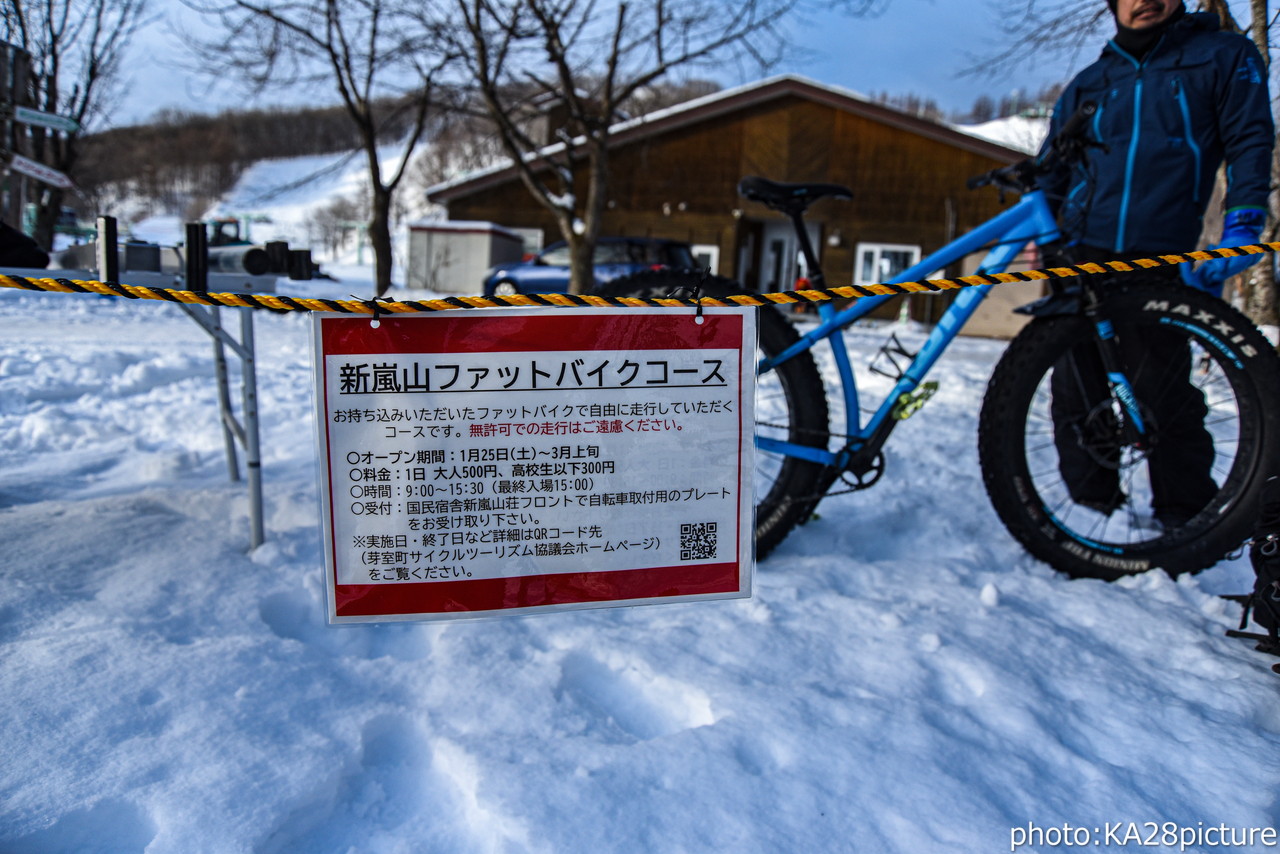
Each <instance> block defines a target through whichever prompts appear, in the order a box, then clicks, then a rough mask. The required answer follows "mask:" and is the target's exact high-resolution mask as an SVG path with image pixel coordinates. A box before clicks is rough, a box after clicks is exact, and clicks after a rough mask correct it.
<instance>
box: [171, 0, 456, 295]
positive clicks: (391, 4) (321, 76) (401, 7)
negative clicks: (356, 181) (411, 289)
mask: <svg viewBox="0 0 1280 854" xmlns="http://www.w3.org/2000/svg"><path fill="white" fill-rule="evenodd" d="M184 3H186V5H187V6H188V7H190V8H192V9H194V10H196V11H197V12H200V13H202V14H204V15H206V16H209V17H212V18H216V19H217V20H218V21H219V23H220V24H221V28H220V30H219V32H221V33H223V35H222V36H220V37H218V38H216V39H214V40H211V41H202V42H200V43H199V47H200V53H201V56H202V57H203V58H204V60H205V64H206V67H207V68H208V69H209V73H210V74H213V75H217V76H225V75H227V74H234V75H236V76H237V77H239V78H240V79H242V80H244V81H246V82H247V83H248V84H249V85H250V87H251V89H252V91H253V92H254V93H255V94H261V93H262V92H264V91H268V90H270V91H282V90H285V89H287V88H288V87H290V86H315V85H331V86H332V87H333V88H334V89H335V90H336V91H337V93H338V95H339V97H340V99H341V101H342V105H343V107H344V108H345V109H346V112H347V115H348V116H349V117H350V119H351V122H352V124H353V125H354V127H355V129H356V131H357V133H358V135H359V139H360V149H361V151H362V153H363V155H364V158H365V160H366V162H367V165H368V170H369V172H368V174H369V192H370V205H369V210H370V215H369V243H370V245H371V246H372V248H373V253H374V269H375V283H376V288H377V292H378V294H379V295H381V294H383V293H385V292H386V291H387V289H388V288H390V287H391V273H392V265H393V257H392V246H391V216H392V201H393V196H394V194H395V192H396V190H397V188H398V187H399V185H400V182H401V180H402V179H403V178H404V176H405V171H406V168H407V166H408V164H409V162H410V160H411V159H412V155H413V152H414V149H415V148H416V147H417V145H418V143H419V141H420V140H421V139H422V137H423V130H424V128H425V126H426V122H427V117H428V114H429V113H430V110H431V107H432V97H433V93H434V91H435V86H436V83H437V79H438V76H439V75H440V74H441V73H442V71H443V70H444V69H445V68H446V67H447V66H448V64H449V61H450V56H449V54H448V51H447V50H443V49H442V44H444V42H443V41H442V40H441V39H440V37H439V33H440V31H439V28H440V23H439V20H440V19H439V17H438V15H437V12H438V11H439V9H438V7H437V5H435V4H434V2H433V0H422V1H421V2H413V3H410V2H408V1H407V0H290V2H272V0H230V2H206V0H184ZM387 103H389V104H390V105H391V108H390V109H383V108H381V107H382V105H383V104H387ZM392 143H397V144H398V145H399V156H398V161H396V162H395V164H394V165H390V166H386V165H384V164H383V162H382V159H381V157H380V154H379V149H380V148H381V147H383V146H386V145H389V144H392Z"/></svg>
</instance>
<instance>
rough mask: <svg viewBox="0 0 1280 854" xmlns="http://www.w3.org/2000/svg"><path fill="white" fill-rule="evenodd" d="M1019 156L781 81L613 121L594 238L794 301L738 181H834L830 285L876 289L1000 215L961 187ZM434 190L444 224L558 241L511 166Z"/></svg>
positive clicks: (826, 252)
mask: <svg viewBox="0 0 1280 854" xmlns="http://www.w3.org/2000/svg"><path fill="white" fill-rule="evenodd" d="M1023 156H1024V155H1023V154H1022V153H1021V152H1018V151H1016V150H1014V149H1011V148H1006V147H1004V146H1001V145H997V144H995V143H992V142H988V141H986V140H982V139H979V138H976V137H973V136H970V135H968V134H965V133H962V132H960V131H957V130H954V129H952V128H950V127H948V126H945V125H941V124H938V123H936V122H933V121H929V120H926V119H920V118H917V117H915V116H911V115H908V114H905V113H902V112H899V111H898V110H895V109H892V108H890V107H887V106H884V105H881V104H875V103H872V102H871V101H869V100H867V99H865V98H863V97H861V96H859V95H856V94H854V93H852V92H849V91H846V90H842V89H837V88H833V87H830V86H825V85H822V84H819V83H816V82H814V81H812V80H807V79H804V78H801V77H794V76H786V77H777V78H772V79H769V80H765V81H762V82H759V83H756V84H752V85H748V86H743V87H739V88H736V89H730V90H726V91H723V92H719V93H716V94H714V95H710V96H707V97H705V98H699V99H697V100H694V101H690V102H687V103H685V104H682V105H680V106H677V107H674V108H671V109H668V110H664V111H661V112H659V113H655V114H651V115H648V116H645V117H643V118H641V119H638V120H634V121H629V122H625V123H622V124H620V125H619V126H618V127H617V128H616V129H615V131H614V134H613V141H612V153H611V160H610V164H611V165H610V174H611V177H610V181H609V190H608V202H607V210H606V212H605V216H604V222H603V228H602V232H601V233H602V234H607V235H637V236H653V237H668V238H675V239H679V240H687V241H689V242H690V243H692V244H693V245H694V247H695V253H696V254H698V255H699V256H700V257H701V258H702V259H703V260H704V261H705V262H706V263H707V264H708V265H709V266H710V267H711V268H712V270H713V271H714V272H717V273H719V274H720V275H723V276H728V277H729V278H732V279H735V280H736V281H738V282H740V283H741V284H742V285H743V287H744V289H746V290H758V291H777V290H789V289H791V288H792V287H794V283H795V280H796V277H797V276H799V275H803V273H804V271H803V270H802V269H799V267H798V264H797V247H796V243H795V238H794V235H793V234H792V231H791V227H790V225H789V223H788V222H787V221H786V220H785V219H783V218H782V217H781V216H779V215H777V214H774V213H773V212H771V211H769V210H768V209H767V208H765V207H763V206H762V205H759V204H756V203H753V202H748V201H747V200H745V199H743V198H741V197H740V196H738V194H737V183H738V180H739V178H741V177H742V176H744V175H760V176H763V177H766V178H770V179H773V180H776V181H789V182H799V181H823V182H833V183H837V184H843V185H845V186H847V187H849V188H851V189H852V190H853V194H854V198H853V201H851V202H849V201H839V200H834V199H824V200H822V201H820V202H818V203H817V204H815V205H814V206H813V207H812V208H811V209H810V214H809V216H808V217H807V218H808V221H809V223H810V228H811V230H812V233H811V237H812V238H813V239H814V240H815V246H817V247H818V249H819V252H820V253H821V261H822V264H823V267H824V269H825V270H826V273H827V281H828V283H829V284H831V285H839V284H847V283H849V282H855V283H859V284H862V283H871V282H880V281H884V280H885V279H886V278H888V277H889V276H891V275H892V274H894V273H895V272H897V271H898V270H901V269H904V268H905V266H909V265H910V264H913V263H915V262H916V261H918V260H919V259H920V258H921V257H923V255H927V254H928V253H929V252H932V251H933V250H935V249H937V248H939V247H940V246H942V245H943V244H944V243H946V242H947V241H948V240H950V239H951V238H953V237H954V236H956V235H958V234H960V233H963V232H964V231H965V230H967V229H969V228H972V227H973V226H975V225H977V224H978V223H980V222H982V221H983V220H985V219H987V218H989V217H991V216H992V215H994V214H995V213H997V212H998V211H999V210H1000V209H1001V203H1000V199H999V197H998V194H997V193H996V191H995V190H993V189H990V188H986V189H983V190H978V191H973V192H971V191H969V190H967V189H966V187H965V181H966V179H968V178H969V177H971V176H973V175H977V174H979V173H981V172H984V171H986V170H988V169H991V168H992V167H995V166H1000V165H1004V164H1007V163H1011V162H1014V161H1015V160H1017V159H1019V158H1021V157H1023ZM577 192H579V193H580V194H581V195H585V187H580V188H577ZM429 193H430V197H431V199H432V200H433V201H435V202H438V203H442V204H444V205H445V206H446V207H447V210H448V216H449V218H450V219H460V220H482V221H490V222H494V223H497V224H499V225H502V226H506V227H510V228H516V229H526V228H530V229H540V230H541V231H542V233H543V235H544V239H545V240H546V241H547V242H551V241H554V240H559V239H560V236H559V233H558V229H557V228H556V224H555V221H554V219H553V218H552V217H551V215H550V214H549V213H548V212H546V211H545V210H544V209H543V208H541V207H540V206H539V205H538V204H537V203H536V202H535V201H534V200H533V198H532V197H531V196H530V195H529V193H528V191H527V190H526V189H525V188H524V186H523V185H522V184H521V183H520V181H519V180H518V178H517V177H516V173H515V170H514V169H512V168H511V167H509V166H508V167H505V168H502V167H499V168H494V169H490V170H487V171H484V172H481V173H474V174H472V175H468V176H465V177H463V178H461V179H459V180H456V181H453V182H450V183H447V184H442V185H439V186H437V187H434V188H432V189H431V190H430V191H429ZM946 272H947V274H948V275H959V274H961V273H963V272H968V271H962V270H959V269H954V270H948V271H946ZM944 304H945V298H938V297H930V298H925V299H922V300H913V304H912V315H913V316H914V317H916V318H917V319H920V320H926V321H928V320H933V319H935V318H936V316H937V315H938V314H939V313H940V311H941V308H942V307H943V305H944ZM884 311H885V312H886V313H893V312H895V311H896V308H895V307H893V306H887V307H886V308H885V309H884Z"/></svg>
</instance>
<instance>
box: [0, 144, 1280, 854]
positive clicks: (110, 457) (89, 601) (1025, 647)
mask: <svg viewBox="0 0 1280 854" xmlns="http://www.w3.org/2000/svg"><path fill="white" fill-rule="evenodd" d="M294 165H295V166H297V167H298V168H299V169H301V168H302V167H301V164H294ZM268 168H270V169H275V170H277V172H279V173H284V172H289V171H290V170H291V167H289V166H288V165H287V164H276V165H275V166H267V165H264V166H263V169H268ZM308 168H309V167H308ZM334 174H335V175H337V174H338V171H337V170H335V173H334ZM334 181H335V183H334V184H332V185H330V191H331V192H340V190H338V189H336V187H338V186H340V183H339V179H337V178H336V177H335V179H334ZM251 183H254V184H255V185H258V184H261V183H267V182H265V181H263V182H256V181H255V182H251ZM297 193H298V195H289V194H288V193H282V194H279V195H277V196H275V197H272V198H264V197H261V196H258V197H254V198H252V199H247V198H245V197H243V196H239V195H237V197H236V198H234V199H229V200H227V201H226V202H224V206H223V207H221V208H220V210H222V211H225V212H228V213H234V212H239V211H242V210H244V211H248V210H252V211H255V212H261V211H269V212H270V215H271V216H272V218H273V220H275V223H276V224H277V225H278V226H279V227H280V228H281V229H282V230H281V231H280V232H278V233H279V234H280V235H282V236H287V237H288V238H289V239H294V237H293V235H294V234H295V233H298V231H305V229H306V227H307V216H306V214H305V213H303V211H305V210H306V209H307V208H308V207H309V206H311V205H313V204H315V203H316V202H317V201H318V200H320V199H321V198H328V196H326V195H324V194H323V193H320V190H319V189H318V188H312V189H311V190H302V189H299V190H298V191H297ZM273 206H274V207H273ZM286 224H288V228H290V229H295V230H296V231H288V232H286V231H284V230H283V229H284V228H285V227H286ZM156 226H157V228H160V227H163V224H160V223H157V224H156ZM269 236H270V235H267V234H263V235H262V237H263V239H266V238H268V237H269ZM339 270H340V274H341V276H342V278H343V281H342V282H341V283H340V284H333V283H326V282H309V283H291V282H288V281H282V282H281V291H282V292H287V293H294V294H301V295H326V296H339V297H342V296H346V295H347V294H350V293H352V292H356V293H367V292H369V290H370V285H369V279H370V278H371V274H370V272H369V270H368V268H367V267H364V268H361V267H356V266H353V265H346V266H341V267H339ZM227 316H228V315H227V314H226V313H224V317H227ZM256 326H257V330H258V357H259V361H260V371H259V380H260V383H261V388H260V400H261V406H262V413H263V419H264V424H263V448H264V477H265V483H266V502H267V517H266V527H267V542H266V544H265V545H263V546H261V547H259V548H258V549H256V550H255V551H253V552H252V553H246V549H247V538H248V532H247V522H246V512H247V511H246V499H245V492H244V488H243V486H242V485H238V484H230V483H228V482H227V476H226V464H225V459H224V456H223V450H222V437H221V433H220V430H219V427H218V424H217V422H216V418H217V403H216V395H215V391H214V385H213V381H212V380H213V363H212V353H211V347H210V345H209V341H208V339H207V338H206V337H205V336H204V335H203V333H201V332H200V331H199V330H198V329H197V328H196V327H195V326H194V325H193V324H192V323H191V322H190V321H189V320H188V319H187V318H186V317H185V316H184V315H183V314H182V313H181V312H180V310H179V309H178V308H177V307H176V306H172V305H168V304H164V303H156V302H141V301H130V300H116V299H107V298H99V297H92V296H80V295H64V294H34V293H28V292H22V291H15V290H0V697H2V698H3V699H2V700H0V731H3V732H4V734H5V738H4V739H3V740H0V804H2V805H3V806H2V807H0V852H5V854H37V853H39V854H47V852H75V854H94V852H144V851H145V852H147V854H190V852H208V854H223V853H224V852H225V854H238V853H239V852H262V854H274V852H306V854H327V852H336V854H352V852H370V854H373V852H377V854H393V852H401V853H402V854H410V853H411V852H412V854H417V852H424V851H430V852H547V854H574V852H581V853H582V854H597V852H614V851H618V852H735V854H736V852H845V851H857V852H904V854H919V852H994V851H1008V850H1011V847H1012V846H1011V842H1016V841H1018V839H1019V837H1018V836H1017V833H1018V832H1019V829H1021V830H1023V831H1026V830H1027V829H1028V827H1029V826H1030V825H1034V826H1035V828H1039V829H1041V836H1040V837H1035V836H1034V835H1033V834H1031V833H1028V835H1027V837H1026V838H1027V839H1028V840H1029V841H1030V842H1032V843H1036V842H1037V840H1038V843H1039V844H1030V845H1027V846H1025V847H1023V848H1020V849H1019V850H1024V851H1030V850H1034V851H1050V850H1059V848H1060V846H1055V845H1051V844H1048V843H1047V842H1046V841H1045V836H1044V833H1043V831H1044V829H1046V828H1050V829H1052V828H1057V829H1058V830H1059V833H1061V828H1062V827H1063V825H1064V824H1069V825H1070V826H1071V827H1072V828H1079V829H1084V830H1085V831H1086V833H1088V834H1092V833H1096V834H1097V835H1096V836H1092V837H1090V839H1091V841H1096V842H1097V843H1098V844H1097V845H1096V846H1091V847H1096V848H1097V850H1125V849H1122V847H1121V846H1120V845H1119V844H1118V843H1116V844H1113V843H1112V842H1111V840H1112V839H1113V838H1114V839H1116V840H1118V839H1121V838H1128V839H1130V840H1132V839H1133V838H1134V837H1133V836H1132V835H1130V834H1131V833H1137V834H1139V838H1147V837H1148V836H1149V835H1150V833H1151V828H1152V827H1153V826H1154V827H1156V829H1157V831H1159V830H1160V829H1161V825H1159V824H1158V823H1162V822H1170V823H1174V824H1175V825H1176V826H1178V827H1185V828H1190V829H1191V830H1192V831H1195V830H1196V829H1197V828H1199V829H1200V830H1201V831H1203V829H1204V828H1206V827H1214V828H1216V827H1218V826H1219V825H1225V826H1226V827H1227V828H1228V829H1229V830H1233V831H1237V832H1240V833H1244V832H1246V831H1248V830H1249V829H1251V828H1262V827H1272V826H1274V825H1275V824H1276V822H1277V819H1280V803H1278V802H1277V796H1276V793H1277V792H1280V767H1278V766H1277V764H1276V762H1275V756H1276V755H1277V751H1278V749H1280V706H1278V705H1277V703H1276V691H1277V689H1278V688H1280V683H1277V681H1276V680H1277V677H1276V676H1275V675H1274V674H1272V673H1271V672H1270V671H1269V670H1268V669H1267V667H1268V666H1269V664H1270V661H1269V660H1266V659H1265V658H1264V657H1263V656H1260V655H1259V654H1258V653H1255V652H1253V651H1252V650H1251V649H1250V648H1249V646H1248V644H1246V643H1244V642H1240V641H1234V640H1229V639H1227V638H1225V637H1223V631H1224V630H1225V629H1226V628H1230V627H1234V626H1235V624H1236V623H1237V622H1238V620H1239V616H1240V612H1239V609H1238V608H1237V607H1236V606H1235V605H1233V604H1230V603H1228V602H1226V601H1224V600H1223V599H1221V598H1219V597H1218V596H1217V595H1215V594H1217V593H1220V592H1239V591H1242V590H1243V589H1245V586H1246V583H1247V582H1248V580H1249V571H1248V567H1247V565H1246V563H1245V562H1244V561H1243V560H1234V561H1226V562H1224V563H1223V564H1220V565H1219V566H1218V567H1215V568H1214V569H1212V570H1209V571H1207V572H1205V573H1203V574H1202V575H1200V576H1198V577H1194V578H1184V579H1182V580H1180V581H1178V582H1174V581H1171V580H1170V579H1169V578H1168V577H1167V576H1165V575H1164V574H1163V573H1160V572H1152V573H1148V574H1146V575H1143V576H1139V577H1135V578H1130V579H1127V580H1125V581H1123V582H1121V583H1117V584H1105V583H1102V582H1097V581H1071V580H1068V579H1066V578H1064V577H1061V576H1059V575H1057V574H1055V573H1054V572H1053V571H1052V570H1050V569H1049V568H1047V567H1046V566H1044V565H1043V564H1040V563H1038V562H1037V561H1034V560H1032V559H1031V558H1029V557H1028V556H1027V555H1026V554H1024V553H1023V552H1022V551H1021V549H1020V548H1019V547H1018V546H1017V545H1016V544H1015V543H1014V542H1013V541H1012V540H1011V539H1010V537H1009V536H1008V535H1007V534H1006V532H1005V531H1004V530H1003V528H1002V527H1001V526H1000V524H999V522H998V521H997V519H996V517H995V515H994V513H993V512H992V510H991V509H990V506H989V504H988V502H987V499H986V497H985V495H984V494H983V492H982V486H981V479H980V476H979V473H978V467H977V459H976V457H977V454H976V450H975V444H976V441H975V436H976V421H977V411H978V407H979V403H980V400H981V396H982V392H983V387H984V385H985V382H986V380H987V377H988V375H989V373H990V370H991V366H992V364H993V362H994V360H995V359H996V358H998V356H999V354H1000V352H1001V349H1002V346H1003V345H1002V344H1001V343H1000V342H995V341H986V340H975V339H961V340H960V341H958V342H957V343H956V344H955V345H953V347H952V348H951V350H950V351H949V352H948V353H947V355H946V357H945V358H943V360H942V361H941V363H940V364H939V366H938V367H937V368H936V369H935V375H934V376H933V378H934V379H937V380H939V382H940V390H939V392H938V394H937V395H936V396H935V397H934V398H933V399H932V400H931V401H930V403H929V404H928V406H927V407H926V408H925V410H924V411H923V412H922V413H921V414H919V415H918V416H916V417H914V418H912V419H910V420H909V421H907V422H905V423H904V424H903V425H902V427H901V429H900V430H899V431H898V433H897V434H896V435H895V436H894V439H893V441H892V442H891V443H890V445H889V447H888V449H887V456H888V460H887V462H888V469H887V473H886V475H885V477H884V479H883V480H882V482H881V483H879V484H878V485H877V486H876V487H875V488H874V491H872V492H865V493H864V492H859V493H851V494H845V495H839V496H833V497H830V498H828V499H826V500H825V501H824V502H823V503H822V504H821V505H820V508H819V510H820V514H821V516H820V518H818V519H816V520H814V521H813V522H811V523H810V524H808V525H806V526H805V527H804V528H802V529H800V530H798V531H797V532H796V533H794V534H793V535H792V536H791V537H790V538H789V539H788V540H787V541H786V542H785V543H784V544H783V545H782V546H781V547H780V548H779V549H778V550H777V551H776V552H775V553H774V554H773V555H771V556H770V557H769V558H768V559H767V560H765V561H763V562H761V563H760V564H759V566H758V568H757V573H756V579H755V594H754V597H753V598H752V599H750V600H739V601H732V602H719V603H702V604H679V605H661V606H653V607H648V608H639V609H626V610H623V609H618V610H607V611H589V612H575V613H567V614H554V615H543V616H539V617H525V618H516V619H507V620H501V621H481V622H456V623H451V624H448V625H439V624H437V625H414V624H397V625H381V626H342V627H329V626H327V625H325V622H324V596H323V576H322V563H323V557H322V549H321V542H320V539H321V538H320V530H319V523H318V518H319V508H318V501H319V499H318V493H317V486H316V451H315V448H314V439H313V436H314V427H313V420H312V419H313V416H312V400H311V389H312V381H311V373H310V355H309V348H308V335H309V330H310V326H309V321H308V319H307V318H305V317H302V316H300V315H294V314H289V315H274V314H268V313H265V312H263V313H259V315H258V316H257V318H256ZM894 331H896V332H897V334H898V336H899V338H900V339H901V340H902V341H903V343H904V344H905V346H907V347H908V348H910V347H912V346H913V345H915V346H918V345H919V343H920V341H921V340H922V332H921V330H919V329H918V328H915V327H894ZM888 332H889V330H887V329H876V328H871V327H868V328H858V329H855V330H852V331H851V332H850V333H849V341H850V345H851V348H852V349H853V351H854V352H855V353H863V354H869V353H871V352H873V351H874V349H875V348H876V347H878V346H879V345H880V344H881V343H882V342H883V341H884V339H885V337H886V335H887V334H888ZM824 369H825V370H826V371H828V372H830V371H831V370H832V368H831V366H830V365H825V366H824ZM860 380H865V381H866V382H867V384H868V387H870V388H873V389H877V390H883V389H884V385H885V382H886V381H885V380H884V378H882V377H879V376H875V375H869V374H868V375H864V376H861V377H860ZM1152 823H1156V824H1154V825H1153V824H1152ZM1108 833H1111V834H1114V837H1112V836H1108V835H1106V834H1108ZM1060 838H1061V837H1060V836H1059V840H1060ZM1079 838H1080V837H1079V836H1076V837H1075V839H1076V840H1077V842H1078V840H1079ZM1184 838H1185V837H1184ZM1254 838H1255V840H1257V839H1259V837H1258V836H1257V835H1256V833H1255V836H1254ZM1048 839H1049V841H1050V842H1051V841H1052V839H1053V836H1052V834H1050V835H1049V837H1048ZM1200 839H1201V841H1202V842H1203V836H1202V837H1200ZM1193 841H1194V840H1193ZM1104 842H1105V843H1106V844H1107V845H1108V846H1109V848H1103V847H1101V846H1102V845H1103V843H1104ZM1133 850H1137V847H1136V846H1134V848H1133ZM1168 850H1176V846H1174V847H1173V848H1170V849H1168ZM1185 850H1188V851H1210V850H1224V849H1223V848H1221V847H1217V846H1207V845H1204V844H1191V845H1188V846H1186V848H1185ZM1226 850H1237V851H1263V850H1272V849H1271V848H1270V847H1268V846H1265V845H1263V844H1261V842H1258V843H1257V844H1254V845H1248V846H1239V847H1234V848H1230V849H1226Z"/></svg>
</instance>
